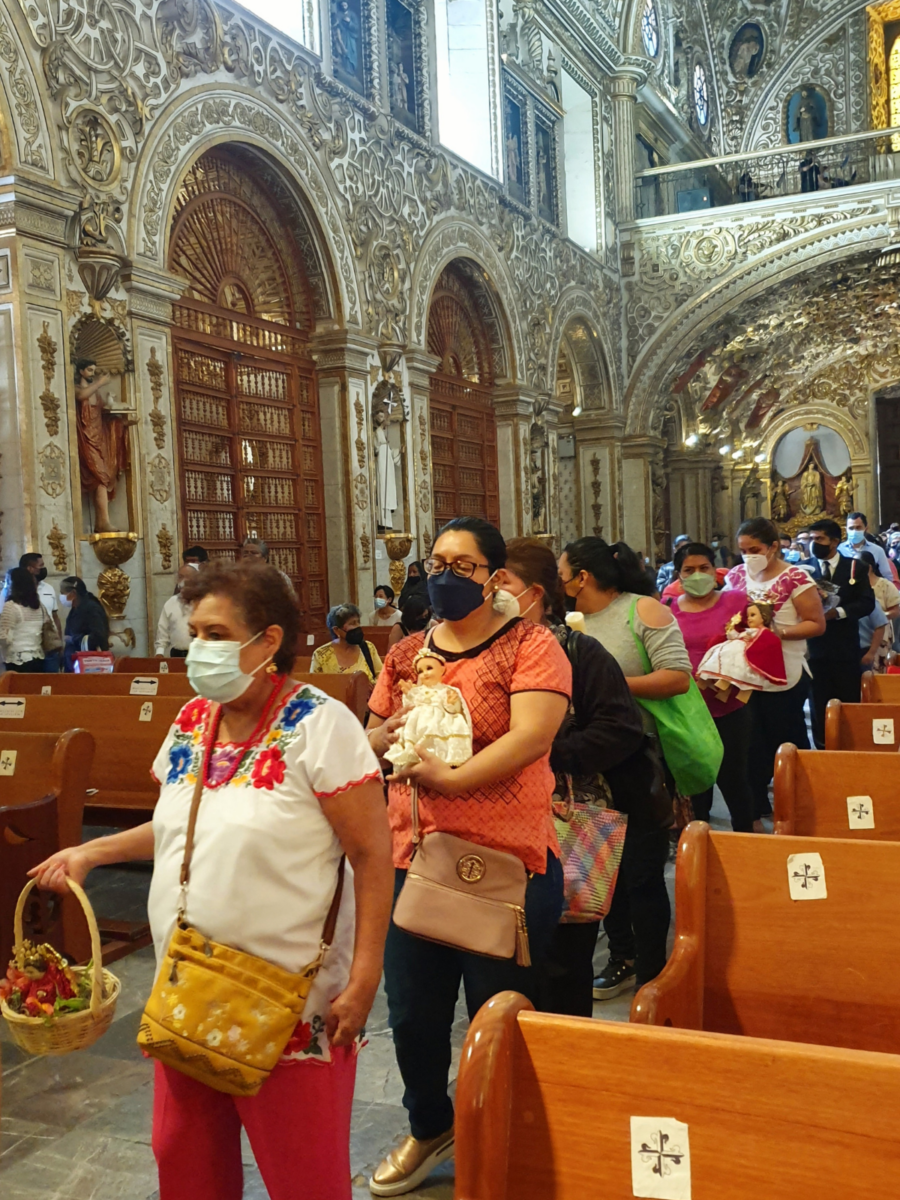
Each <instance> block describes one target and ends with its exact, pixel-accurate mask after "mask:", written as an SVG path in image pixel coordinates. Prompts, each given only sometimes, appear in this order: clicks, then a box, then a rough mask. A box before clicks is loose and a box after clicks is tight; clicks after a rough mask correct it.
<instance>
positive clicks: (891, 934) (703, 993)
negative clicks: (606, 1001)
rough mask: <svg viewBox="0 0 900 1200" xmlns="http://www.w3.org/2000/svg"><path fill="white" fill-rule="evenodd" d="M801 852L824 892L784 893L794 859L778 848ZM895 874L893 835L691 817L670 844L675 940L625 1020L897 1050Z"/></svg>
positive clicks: (898, 866) (898, 868) (899, 898)
mask: <svg viewBox="0 0 900 1200" xmlns="http://www.w3.org/2000/svg"><path fill="white" fill-rule="evenodd" d="M812 852H815V853H817V854H819V855H821V859H822V864H823V868H824V874H825V884H826V888H827V899H807V900H792V899H791V896H790V892H789V886H788V883H789V880H788V876H789V870H790V871H793V870H797V871H798V873H799V871H800V864H798V863H795V864H793V865H792V866H791V867H790V868H789V866H788V856H789V855H806V854H809V853H812ZM804 873H805V872H804ZM813 874H814V872H813ZM898 879H900V843H898V842H874V841H865V842H856V841H851V840H846V839H837V838H797V837H787V836H781V837H760V836H759V835H758V834H747V833H711V832H710V829H709V826H708V825H706V824H705V823H704V822H702V821H694V822H692V823H691V824H690V825H689V826H688V827H687V829H686V830H685V831H684V833H683V834H682V837H681V842H680V843H679V847H678V857H677V865H676V870H675V911H676V914H677V915H676V928H675V949H674V951H673V953H672V957H671V958H670V959H669V961H668V963H667V964H666V966H665V968H664V969H663V971H662V974H660V975H659V976H658V977H657V978H656V979H654V980H653V981H652V982H650V983H648V984H646V985H645V986H644V987H642V988H641V989H640V991H639V992H638V994H637V996H635V999H634V1003H633V1005H632V1009H631V1019H632V1021H636V1022H640V1023H644V1024H648V1025H667V1024H671V1025H674V1026H675V1027H676V1028H679V1029H703V1030H710V1031H714V1032H717V1033H741V1034H746V1035H749V1036H750V1037H763V1038H764V1037H774V1036H776V1035H777V1036H778V1037H779V1038H781V1039H784V1040H787V1041H792V1042H815V1043H818V1044H820V1045H826V1046H844V1047H846V1048H848V1049H856V1050H883V1051H888V1052H890V1053H893V1054H898V1053H900V1003H898V992H900V960H898V958H897V956H896V955H894V954H891V953H890V952H889V950H888V949H887V948H888V947H890V946H892V945H893V944H894V939H895V938H896V931H897V929H898V927H900V888H898V886H897V880H898ZM814 884H815V881H814V880H813V881H812V883H811V886H814ZM801 894H803V893H802V892H801Z"/></svg>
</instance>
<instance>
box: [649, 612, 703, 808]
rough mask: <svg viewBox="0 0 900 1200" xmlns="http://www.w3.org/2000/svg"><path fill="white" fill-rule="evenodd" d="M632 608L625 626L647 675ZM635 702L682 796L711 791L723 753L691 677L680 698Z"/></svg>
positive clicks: (651, 667)
mask: <svg viewBox="0 0 900 1200" xmlns="http://www.w3.org/2000/svg"><path fill="white" fill-rule="evenodd" d="M636 608H637V600H635V601H634V602H633V603H632V605H631V612H630V613H629V614H628V624H629V627H630V629H631V636H632V637H633V638H634V643H635V645H636V646H637V648H638V653H639V654H640V656H641V661H642V662H643V664H644V674H645V675H648V674H649V673H650V672H651V671H652V670H653V666H652V664H651V662H650V658H649V656H648V655H647V651H646V650H645V649H644V643H643V642H642V641H641V639H640V638H639V637H638V635H637V634H636V633H635V632H634V612H635V609H636ZM635 700H637V702H638V704H640V706H641V708H645V709H646V710H647V712H648V713H650V714H651V715H652V717H653V719H654V720H655V721H656V732H657V735H658V737H659V744H660V747H661V749H662V752H663V757H664V758H665V760H666V763H667V764H668V767H669V770H670V771H671V772H672V775H673V777H674V779H675V786H676V787H677V788H678V790H679V792H680V793H681V794H682V796H696V795H698V794H699V793H700V792H705V791H706V789H707V788H711V787H712V785H713V784H714V783H715V782H716V776H717V775H718V774H719V767H720V766H721V765H722V755H723V754H724V750H723V749H722V739H721V738H720V737H719V731H718V729H716V723H715V721H714V720H713V719H712V717H711V716H710V715H709V709H708V708H707V707H706V701H705V700H704V699H703V697H702V696H701V695H700V689H699V688H698V687H697V684H696V683H695V682H694V679H693V677H692V678H691V686H690V687H689V688H688V690H687V691H686V692H685V693H684V695H682V696H669V697H668V699H666V700H645V699H644V698H643V697H642V696H635Z"/></svg>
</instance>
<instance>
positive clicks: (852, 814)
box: [774, 743, 900, 842]
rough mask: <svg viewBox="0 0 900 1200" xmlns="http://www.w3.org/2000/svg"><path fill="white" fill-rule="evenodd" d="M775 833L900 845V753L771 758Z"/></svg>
mask: <svg viewBox="0 0 900 1200" xmlns="http://www.w3.org/2000/svg"><path fill="white" fill-rule="evenodd" d="M774 810H775V814H774V822H775V832H776V834H788V835H792V836H796V837H827V838H853V839H856V840H862V841H867V840H868V841H894V842H896V841H900V754H896V755H895V756H894V757H893V758H887V757H885V756H884V755H883V754H878V755H876V754H873V753H872V752H871V751H868V750H798V749H797V747H796V746H794V745H793V744H791V743H786V744H785V745H783V746H781V747H780V749H779V751H778V754H777V755H776V756H775V786H774Z"/></svg>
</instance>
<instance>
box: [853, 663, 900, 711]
mask: <svg viewBox="0 0 900 1200" xmlns="http://www.w3.org/2000/svg"><path fill="white" fill-rule="evenodd" d="M860 692H861V695H860V699H861V700H862V702H863V704H900V675H877V674H876V673H875V672H874V671H866V672H864V674H863V677H862V680H861V682H860Z"/></svg>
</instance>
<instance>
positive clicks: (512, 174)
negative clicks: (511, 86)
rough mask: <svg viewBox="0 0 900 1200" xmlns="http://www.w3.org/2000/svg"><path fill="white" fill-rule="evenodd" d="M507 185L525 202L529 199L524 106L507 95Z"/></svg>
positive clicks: (513, 194) (512, 192) (511, 192)
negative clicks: (524, 135)
mask: <svg viewBox="0 0 900 1200" xmlns="http://www.w3.org/2000/svg"><path fill="white" fill-rule="evenodd" d="M505 111H506V129H505V138H506V147H505V149H506V186H507V187H508V188H509V194H510V195H511V196H512V197H514V199H516V200H520V201H521V202H522V203H523V204H525V203H527V201H528V188H527V186H526V175H525V139H524V137H523V136H522V108H521V105H519V104H517V103H516V101H515V100H513V99H511V98H510V97H509V96H507V97H506V104H505Z"/></svg>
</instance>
